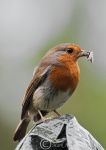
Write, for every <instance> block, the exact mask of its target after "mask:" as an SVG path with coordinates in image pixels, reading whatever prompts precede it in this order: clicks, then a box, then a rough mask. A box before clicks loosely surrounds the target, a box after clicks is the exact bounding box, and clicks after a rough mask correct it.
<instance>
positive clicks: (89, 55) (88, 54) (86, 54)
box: [78, 50, 93, 62]
mask: <svg viewBox="0 0 106 150" xmlns="http://www.w3.org/2000/svg"><path fill="white" fill-rule="evenodd" d="M78 57H87V59H88V60H89V61H91V62H93V52H90V51H88V52H87V51H85V50H81V52H80V53H79V55H78Z"/></svg>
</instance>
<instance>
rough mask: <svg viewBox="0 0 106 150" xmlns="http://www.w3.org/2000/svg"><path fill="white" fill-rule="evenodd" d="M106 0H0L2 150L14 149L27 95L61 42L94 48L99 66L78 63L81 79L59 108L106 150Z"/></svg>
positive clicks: (0, 145)
mask: <svg viewBox="0 0 106 150" xmlns="http://www.w3.org/2000/svg"><path fill="white" fill-rule="evenodd" d="M105 6H106V1H105V0H98V1H97V0H93V1H92V0H89V1H88V0H58V1H57V0H54V1H52V0H46V1H43V0H39V1H37V0H30V1H28V0H16V1H13V0H10V1H8V0H3V1H2V0H0V150H12V149H14V148H15V146H16V144H15V143H14V142H13V140H12V136H13V132H14V129H15V128H16V126H17V124H18V122H19V118H20V111H21V102H22V97H23V95H24V91H25V89H26V87H27V85H28V83H29V81H30V79H31V77H32V72H33V69H34V67H35V66H36V64H37V62H38V61H39V60H40V58H41V57H42V56H43V55H44V54H45V52H46V51H47V50H48V49H49V48H51V47H52V46H54V45H56V44H59V43H61V42H72V43H77V44H79V45H80V46H81V47H82V48H83V49H86V50H93V51H94V57H95V62H94V64H91V63H89V62H87V61H86V60H84V59H82V60H79V64H80V68H81V80H80V83H79V86H78V88H77V90H76V91H75V93H74V95H73V96H72V97H71V99H70V100H69V101H68V102H67V103H66V104H65V105H64V106H63V107H62V108H60V109H59V111H60V112H61V114H65V113H69V114H74V115H75V116H76V118H77V119H78V121H79V123H80V124H81V125H82V126H83V127H85V128H86V129H87V130H88V131H90V132H91V133H92V135H93V136H94V137H95V138H96V139H97V140H98V141H99V142H100V143H101V144H102V146H103V147H104V148H106V119H105V118H106V44H105V42H106V41H105V39H106V18H105V14H106V7H105Z"/></svg>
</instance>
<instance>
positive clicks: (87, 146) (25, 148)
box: [16, 115, 104, 150]
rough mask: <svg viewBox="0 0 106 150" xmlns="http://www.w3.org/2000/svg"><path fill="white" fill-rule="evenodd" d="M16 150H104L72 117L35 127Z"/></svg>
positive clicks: (66, 116) (67, 116) (60, 118)
mask: <svg viewBox="0 0 106 150" xmlns="http://www.w3.org/2000/svg"><path fill="white" fill-rule="evenodd" d="M16 150H104V148H103V147H102V146H101V145H100V144H99V143H98V141H96V139H95V138H94V137H93V136H92V135H91V134H90V133H89V132H88V131H87V130H86V129H84V128H83V127H82V126H81V125H80V124H79V123H78V121H77V120H76V118H75V117H74V116H72V115H63V116H61V117H58V118H54V119H52V120H48V121H46V122H44V123H40V124H38V125H34V127H33V128H32V129H31V130H30V131H29V133H28V134H27V135H26V136H25V137H24V139H23V140H22V141H21V142H20V143H19V144H18V146H17V147H16Z"/></svg>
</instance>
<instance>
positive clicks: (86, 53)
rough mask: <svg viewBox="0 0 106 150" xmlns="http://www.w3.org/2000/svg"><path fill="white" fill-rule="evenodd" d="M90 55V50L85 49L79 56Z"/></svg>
mask: <svg viewBox="0 0 106 150" xmlns="http://www.w3.org/2000/svg"><path fill="white" fill-rule="evenodd" d="M89 55H90V52H87V51H85V50H81V52H80V53H79V57H84V56H85V57H87V58H88V57H89Z"/></svg>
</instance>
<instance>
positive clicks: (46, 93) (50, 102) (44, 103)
mask: <svg viewBox="0 0 106 150" xmlns="http://www.w3.org/2000/svg"><path fill="white" fill-rule="evenodd" d="M80 57H87V58H88V59H89V60H90V61H92V57H91V52H90V51H85V50H83V49H82V48H80V46H79V45H77V44H73V43H61V44H58V45H56V46H54V47H53V48H51V49H50V50H49V51H48V52H47V53H46V54H45V56H44V57H43V58H42V59H41V60H40V62H39V63H38V65H37V67H36V69H35V71H34V73H33V76H32V79H31V81H30V83H29V85H28V87H27V89H26V92H25V95H24V98H23V102H22V111H21V119H20V122H19V124H18V126H17V128H16V130H15V133H14V137H13V140H14V141H20V140H21V139H22V138H23V137H24V136H25V134H26V130H27V126H28V124H29V122H30V121H31V120H33V121H35V122H37V121H39V120H42V121H45V120H46V119H45V115H47V114H48V113H49V112H55V113H56V114H57V115H58V116H59V115H60V114H59V112H58V111H57V109H58V108H59V107H61V106H62V105H63V104H64V103H65V102H66V101H67V100H68V99H69V98H70V97H71V96H72V94H73V93H74V91H75V89H76V88H77V85H78V83H79V80H80V68H79V65H78V59H79V58H80Z"/></svg>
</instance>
